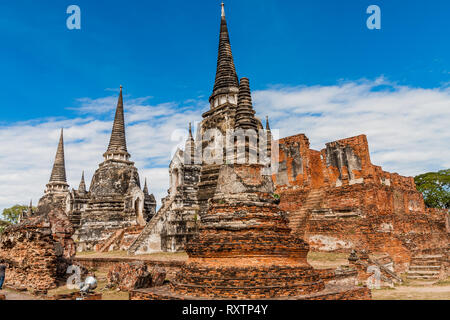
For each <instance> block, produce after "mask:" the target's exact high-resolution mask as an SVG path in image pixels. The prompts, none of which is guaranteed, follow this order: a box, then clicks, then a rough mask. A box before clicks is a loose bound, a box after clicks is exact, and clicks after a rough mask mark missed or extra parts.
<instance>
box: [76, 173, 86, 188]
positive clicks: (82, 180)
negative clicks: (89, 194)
mask: <svg viewBox="0 0 450 320" xmlns="http://www.w3.org/2000/svg"><path fill="white" fill-rule="evenodd" d="M86 191H87V190H86V183H85V182H84V170H83V172H82V173H81V181H80V185H79V187H78V192H81V193H86Z"/></svg>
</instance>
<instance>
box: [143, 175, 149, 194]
mask: <svg viewBox="0 0 450 320" xmlns="http://www.w3.org/2000/svg"><path fill="white" fill-rule="evenodd" d="M142 191H143V192H144V194H145V195H147V194H148V187H147V178H145V184H144V190H142Z"/></svg>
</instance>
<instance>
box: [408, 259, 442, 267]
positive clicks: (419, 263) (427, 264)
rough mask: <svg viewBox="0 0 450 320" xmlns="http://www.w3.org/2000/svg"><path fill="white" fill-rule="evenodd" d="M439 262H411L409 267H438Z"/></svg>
mask: <svg viewBox="0 0 450 320" xmlns="http://www.w3.org/2000/svg"><path fill="white" fill-rule="evenodd" d="M440 264H441V262H440V261H438V260H422V261H414V260H412V261H411V265H413V266H437V265H440Z"/></svg>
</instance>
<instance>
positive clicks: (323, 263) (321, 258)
mask: <svg viewBox="0 0 450 320" xmlns="http://www.w3.org/2000/svg"><path fill="white" fill-rule="evenodd" d="M308 262H309V263H310V264H311V265H312V266H313V267H314V268H317V269H326V268H337V267H339V266H341V265H348V254H347V253H336V252H313V251H310V252H309V253H308Z"/></svg>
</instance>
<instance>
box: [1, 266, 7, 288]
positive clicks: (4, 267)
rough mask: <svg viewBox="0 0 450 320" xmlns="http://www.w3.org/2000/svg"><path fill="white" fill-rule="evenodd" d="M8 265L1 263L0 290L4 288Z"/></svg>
mask: <svg viewBox="0 0 450 320" xmlns="http://www.w3.org/2000/svg"><path fill="white" fill-rule="evenodd" d="M5 273H6V265H5V264H0V290H2V287H3V282H5Z"/></svg>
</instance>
